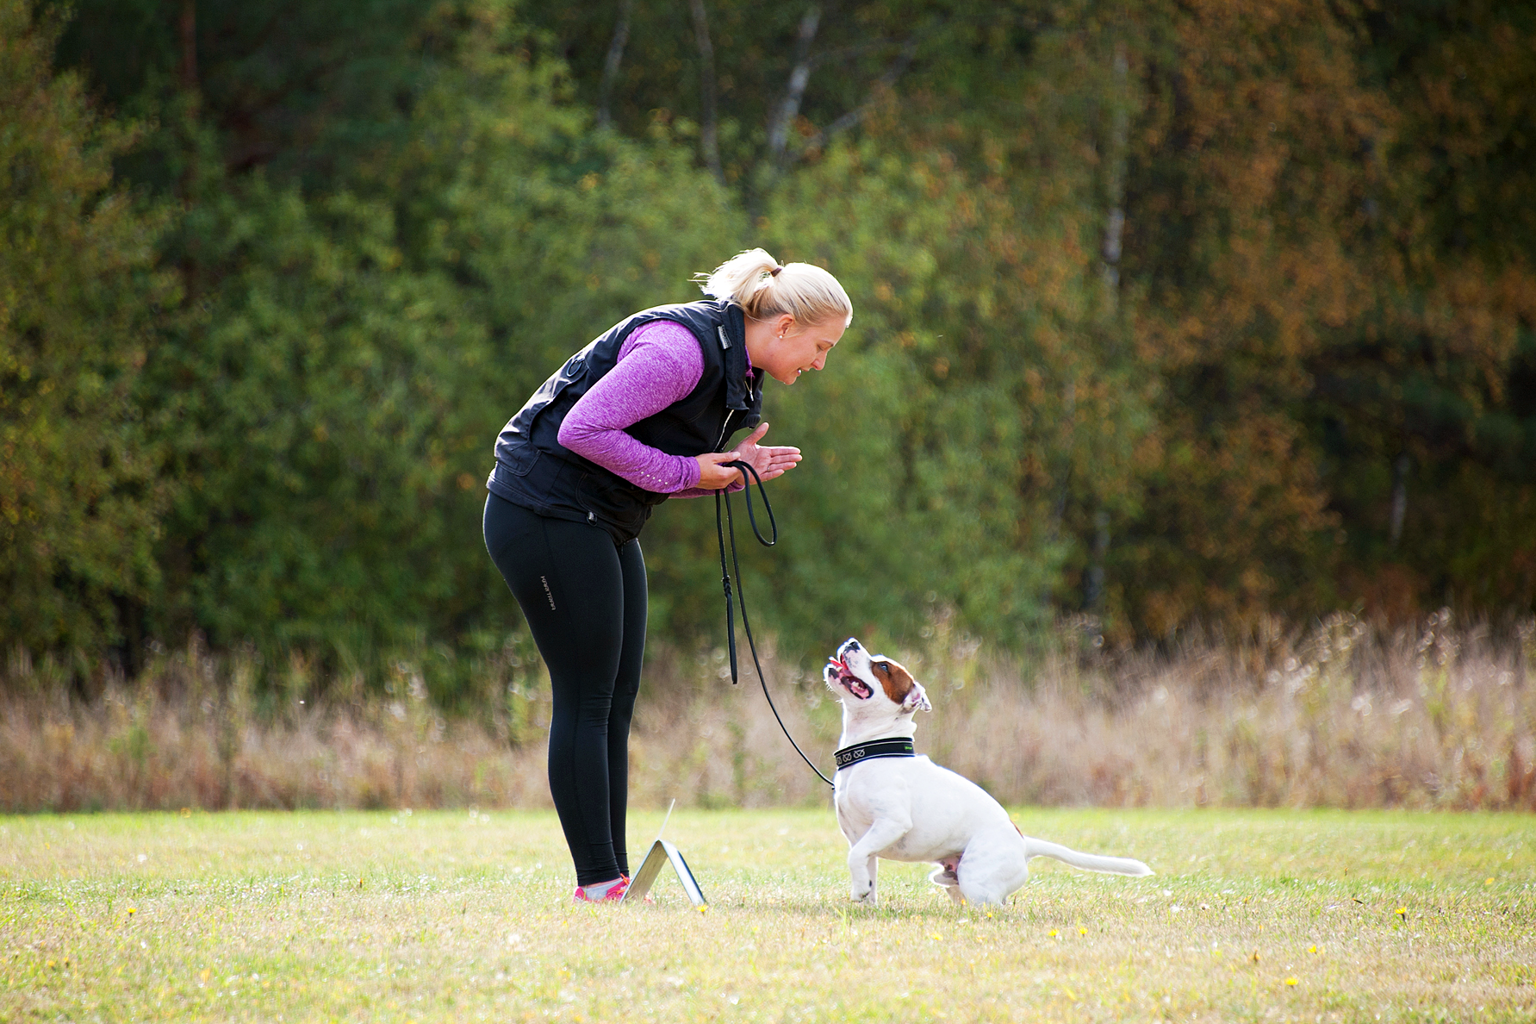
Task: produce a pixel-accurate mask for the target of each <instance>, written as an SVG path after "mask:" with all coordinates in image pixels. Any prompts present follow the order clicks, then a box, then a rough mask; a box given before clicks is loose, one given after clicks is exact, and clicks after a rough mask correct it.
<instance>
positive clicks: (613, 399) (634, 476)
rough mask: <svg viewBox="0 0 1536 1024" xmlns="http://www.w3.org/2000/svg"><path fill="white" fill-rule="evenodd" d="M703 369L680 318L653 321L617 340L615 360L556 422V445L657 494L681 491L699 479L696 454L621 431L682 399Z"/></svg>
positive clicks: (695, 345)
mask: <svg viewBox="0 0 1536 1024" xmlns="http://www.w3.org/2000/svg"><path fill="white" fill-rule="evenodd" d="M703 376H704V354H703V353H702V352H700V351H699V342H698V339H697V338H695V337H694V336H693V332H692V331H690V330H689V329H688V328H686V327H684V326H683V325H682V324H679V323H675V322H673V321H671V320H657V321H654V322H652V323H648V324H646V325H645V326H644V327H641V328H640V329H639V330H637V331H635V332H634V333H633V334H631V335H630V336H629V337H628V338H626V339H625V340H624V345H623V347H622V348H620V349H619V358H618V361H617V362H616V363H615V364H614V367H613V369H611V370H609V371H608V373H607V374H605V375H604V376H603V378H602V379H601V380H599V381H598V382H597V383H595V384H593V385H592V387H591V388H590V389H589V390H588V391H587V393H586V394H585V395H582V396H581V397H580V398H579V399H577V400H576V404H575V405H573V406H571V411H570V412H568V413H567V414H566V416H565V421H564V422H563V423H561V424H560V434H559V440H560V443H561V444H562V445H564V446H565V447H567V448H569V449H570V450H571V451H573V452H575V453H576V454H577V455H580V456H581V457H582V458H585V459H589V460H591V461H592V462H595V463H597V464H598V465H599V466H602V467H603V468H604V469H606V470H608V471H610V472H612V473H616V474H618V475H619V476H620V477H623V478H624V479H625V480H628V481H629V482H630V483H632V484H634V485H635V486H636V487H643V488H645V489H646V490H648V491H655V492H656V493H658V494H677V493H679V492H682V491H688V490H689V489H690V488H693V487H694V486H695V485H696V484H697V483H698V482H699V464H698V461H697V460H695V459H692V458H690V457H688V456H686V455H668V454H667V453H666V452H663V451H661V450H659V449H657V448H652V447H651V446H650V445H648V444H643V443H641V442H640V441H637V440H635V439H634V438H633V437H631V436H630V435H629V434H627V433H626V432H625V429H624V428H626V427H629V426H632V425H634V424H636V423H638V422H640V421H641V420H643V419H645V418H646V417H647V416H654V415H655V414H656V413H658V412H660V411H661V410H663V409H665V408H666V407H667V406H669V405H671V404H672V403H673V402H677V401H680V400H682V399H683V398H686V397H687V396H688V394H689V393H690V392H692V391H693V389H694V388H696V387H697V386H698V384H699V379H700V378H701V377H703Z"/></svg>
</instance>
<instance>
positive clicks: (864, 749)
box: [832, 739, 917, 771]
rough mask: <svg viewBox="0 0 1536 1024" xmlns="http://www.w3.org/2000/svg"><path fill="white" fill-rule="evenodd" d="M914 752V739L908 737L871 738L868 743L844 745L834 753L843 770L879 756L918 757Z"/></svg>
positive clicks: (840, 769) (838, 767) (838, 765)
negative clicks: (891, 738)
mask: <svg viewBox="0 0 1536 1024" xmlns="http://www.w3.org/2000/svg"><path fill="white" fill-rule="evenodd" d="M916 756H917V755H916V754H914V753H913V752H912V741H911V740H908V739H893V740H870V741H869V742H868V743H855V744H854V745H853V746H851V747H844V748H843V749H841V750H839V751H838V752H837V753H835V754H833V755H832V759H833V760H834V761H836V762H837V770H838V771H842V770H843V769H844V768H847V767H848V766H849V765H851V764H857V763H858V762H860V761H871V760H874V759H875V758H877V757H916Z"/></svg>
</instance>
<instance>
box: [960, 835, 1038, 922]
mask: <svg viewBox="0 0 1536 1024" xmlns="http://www.w3.org/2000/svg"><path fill="white" fill-rule="evenodd" d="M961 861H962V862H961V864H960V865H959V870H958V871H957V872H956V874H957V875H958V876H959V885H960V893H961V894H962V895H963V896H964V897H965V898H966V900H967V901H969V902H971V903H977V904H982V905H992V906H1002V905H1003V904H1004V903H1006V902H1007V901H1008V895H1009V894H1010V893H1012V892H1013V891H1014V890H1015V889H1017V888H1018V887H1019V886H1021V885H1023V884H1024V882H1025V881H1026V880H1027V879H1028V878H1029V858H1028V857H1026V856H1025V854H1024V837H1023V836H1021V835H1019V833H1018V831H1017V830H1016V829H1015V828H1013V826H1012V825H1011V824H1010V825H1009V826H1008V828H1007V829H1000V828H999V829H991V830H988V831H985V832H978V833H977V834H976V835H974V836H972V837H971V841H970V842H969V843H967V844H966V847H965V853H964V854H962V856H961Z"/></svg>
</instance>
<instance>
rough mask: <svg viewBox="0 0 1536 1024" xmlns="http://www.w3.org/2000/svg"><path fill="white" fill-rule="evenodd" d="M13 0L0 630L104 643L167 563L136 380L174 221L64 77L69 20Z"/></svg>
mask: <svg viewBox="0 0 1536 1024" xmlns="http://www.w3.org/2000/svg"><path fill="white" fill-rule="evenodd" d="M28 7H29V5H28V4H26V3H23V2H21V0H5V2H4V3H0V110H3V111H4V112H5V113H4V115H3V122H0V638H3V642H4V644H5V646H7V647H10V646H12V645H21V646H24V647H29V648H32V649H37V650H45V649H47V650H58V651H62V652H75V651H78V652H84V653H86V654H87V655H95V654H98V653H100V652H101V651H102V650H103V649H104V647H105V646H106V645H108V644H112V643H116V642H118V641H119V640H121V639H122V638H123V636H122V625H123V624H122V623H121V622H120V618H119V605H120V604H122V603H124V602H129V601H133V600H142V599H144V598H145V597H146V596H147V595H148V594H149V593H150V591H151V589H152V587H153V585H154V582H155V579H156V576H157V569H156V565H155V561H154V558H153V557H152V546H153V543H154V540H155V537H156V534H157V532H158V529H159V513H160V511H161V509H162V507H163V503H164V502H163V498H164V492H165V485H164V481H162V480H160V479H158V478H157V476H156V471H155V470H156V467H155V460H154V448H153V445H152V443H151V440H150V437H149V434H148V432H147V431H146V429H145V423H144V417H143V413H142V410H141V409H140V408H139V407H138V406H137V405H136V404H135V403H134V401H133V386H134V381H135V378H136V377H137V375H138V373H139V368H140V367H141V365H142V364H143V362H144V359H145V355H146V351H147V349H148V346H149V344H150V341H151V333H150V332H151V329H152V327H153V325H154V323H155V320H156V306H157V304H158V303H160V302H162V301H166V300H169V299H170V298H171V296H172V291H171V281H170V280H168V278H167V276H166V275H165V274H163V273H160V272H158V271H157V270H156V267H155V253H154V245H155V240H156V235H157V233H158V231H159V229H160V224H161V223H162V218H161V217H160V215H159V214H158V213H156V212H155V211H153V210H151V211H148V212H145V211H143V210H141V209H140V208H139V206H138V204H137V203H136V202H135V199H134V197H133V196H131V195H130V194H129V193H128V192H126V191H125V190H124V189H123V188H122V186H121V185H119V184H115V183H114V182H113V180H112V170H111V163H112V158H113V156H114V155H116V154H118V153H120V152H122V151H124V150H125V149H126V148H127V147H128V146H129V145H130V144H131V142H132V134H131V131H130V129H128V128H127V127H125V126H121V125H118V124H115V123H113V122H112V121H110V120H106V119H103V118H101V117H99V116H98V115H97V114H95V113H94V112H93V111H92V110H91V108H90V105H89V104H88V103H87V101H86V98H85V96H84V94H83V92H82V89H81V87H80V83H79V81H78V79H77V78H76V77H75V76H73V75H64V76H60V77H55V76H54V75H53V73H52V71H51V69H50V66H49V65H50V61H49V54H50V51H51V48H52V45H53V40H54V37H55V35H56V33H57V26H55V25H53V24H52V23H45V24H44V25H42V26H41V27H33V26H32V25H31V12H30V10H29V9H28Z"/></svg>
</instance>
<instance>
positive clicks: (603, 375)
mask: <svg viewBox="0 0 1536 1024" xmlns="http://www.w3.org/2000/svg"><path fill="white" fill-rule="evenodd" d="M701 276H702V275H701ZM703 291H704V294H705V295H707V296H709V298H708V299H706V300H704V301H700V302H691V303H686V304H683V305H677V306H658V307H656V308H655V309H648V310H645V311H643V312H640V313H636V314H635V315H634V316H631V317H629V318H628V319H626V320H624V321H623V322H621V323H619V324H617V325H615V326H614V327H612V328H611V329H609V330H608V331H606V332H605V333H604V334H603V335H602V336H601V337H599V338H598V339H597V340H596V341H594V342H592V343H591V344H590V345H588V346H587V347H586V348H584V349H582V350H581V351H580V352H578V353H576V354H575V355H574V356H572V357H571V358H570V360H569V361H568V362H566V364H565V366H563V367H562V368H561V369H560V370H559V372H557V373H556V374H555V375H554V376H553V377H551V378H549V380H547V381H545V382H544V385H543V386H542V387H540V388H539V390H538V391H537V392H535V393H534V395H533V397H532V398H530V399H529V400H528V403H527V404H526V405H524V406H523V408H522V409H521V410H520V411H519V412H518V413H517V415H516V416H513V417H512V419H511V421H510V422H508V423H507V425H506V427H505V428H504V429H503V430H502V432H501V436H500V437H499V438H497V441H496V467H495V469H494V470H493V471H492V473H491V477H490V479H489V480H488V481H487V484H486V486H487V487H488V488H489V490H490V492H491V493H490V495H489V496H488V497H487V498H486V504H485V545H486V549H487V550H488V551H489V552H490V555H491V558H492V560H494V561H495V563H496V567H497V568H498V569H499V570H501V575H502V577H503V578H504V579H505V580H506V581H507V586H508V587H510V588H511V589H512V593H513V595H514V596H515V597H516V598H517V602H518V604H519V605H521V606H522V609H523V614H524V615H525V616H527V618H528V626H529V628H530V629H531V630H532V632H533V639H534V642H535V643H537V644H538V647H539V653H540V654H541V655H542V656H543V658H544V662H545V664H546V665H547V666H548V668H549V676H550V682H551V686H552V689H553V695H554V708H553V713H552V717H551V721H550V726H549V789H550V793H551V795H552V796H553V797H554V801H555V809H556V811H557V812H558V813H559V815H560V826H561V828H562V829H563V830H564V831H565V840H566V843H567V845H569V846H570V849H571V859H572V860H573V861H574V862H575V865H576V884H577V888H576V892H575V895H574V898H575V899H576V900H577V901H600V900H618V899H620V898H622V897H623V895H624V889H625V887H626V886H627V885H628V884H629V865H628V861H627V858H626V851H625V847H624V815H625V806H626V803H627V799H628V788H629V772H628V769H629V723H630V717H631V715H632V713H633V711H634V706H635V695H636V694H637V693H638V692H639V689H640V664H641V659H642V656H643V654H644V650H645V612H646V583H645V562H644V559H643V558H642V556H641V553H640V542H639V540H638V537H639V534H640V529H641V527H642V526H643V525H644V524H645V521H646V519H647V518H648V517H649V516H650V513H651V509H652V508H653V507H654V506H656V505H659V504H660V503H661V502H663V501H665V500H666V499H667V498H668V497H684V498H691V497H697V496H699V495H704V494H710V493H713V492H714V491H717V490H720V489H722V488H728V487H740V486H741V485H742V476H743V474H742V472H741V471H740V470H737V469H731V468H728V467H727V466H726V465H725V463H728V462H732V461H735V460H738V459H739V460H742V461H744V462H747V463H750V464H751V465H752V467H753V468H754V469H756V470H757V472H758V474H759V475H760V476H761V477H762V479H764V480H772V479H773V478H774V477H776V476H780V475H782V474H783V473H784V472H785V471H787V470H789V469H791V468H793V467H794V465H795V464H796V463H798V462H799V461H800V449H798V448H791V447H771V446H766V445H761V444H759V443H758V442H759V441H761V440H762V438H763V435H764V434H765V433H766V432H767V430H768V424H766V423H759V420H760V419H761V417H760V415H759V412H758V410H759V408H760V406H761V404H762V383H763V382H762V378H763V375H765V374H766V375H767V376H769V377H772V378H774V379H775V380H777V381H779V382H781V383H783V384H793V383H794V382H795V380H796V378H798V377H799V376H800V375H801V374H802V373H804V372H805V371H806V370H819V369H821V368H822V366H823V365H825V363H826V359H827V353H829V352H830V351H831V350H832V347H833V346H834V345H836V344H837V342H838V339H839V338H841V337H842V334H843V331H844V329H845V328H846V327H847V326H848V323H849V322H850V321H851V320H852V319H853V305H852V303H850V302H849V301H848V294H847V292H845V291H844V290H843V287H842V285H840V284H838V283H837V279H836V278H834V277H833V276H832V275H831V274H829V273H827V272H826V271H825V270H823V269H821V268H820V267H816V266H812V265H810V264H808V263H790V264H788V265H785V266H780V265H779V264H778V263H777V262H776V261H775V260H774V259H773V257H771V256H769V255H768V253H766V252H764V251H763V250H762V249H752V250H750V251H748V252H744V253H741V254H740V255H739V256H736V257H735V258H734V259H731V260H728V261H727V262H725V263H723V264H721V265H720V266H719V267H718V268H716V270H715V271H714V273H712V274H709V275H708V276H707V278H706V279H705V280H704V284H703ZM743 428H753V429H752V432H751V433H750V434H748V435H747V437H746V438H745V439H744V440H742V441H741V443H740V444H738V445H736V446H735V447H734V448H732V449H731V450H729V451H726V450H724V449H725V446H726V443H727V442H728V441H729V439H730V437H731V435H732V434H733V433H734V432H735V431H737V430H741V429H743Z"/></svg>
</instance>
